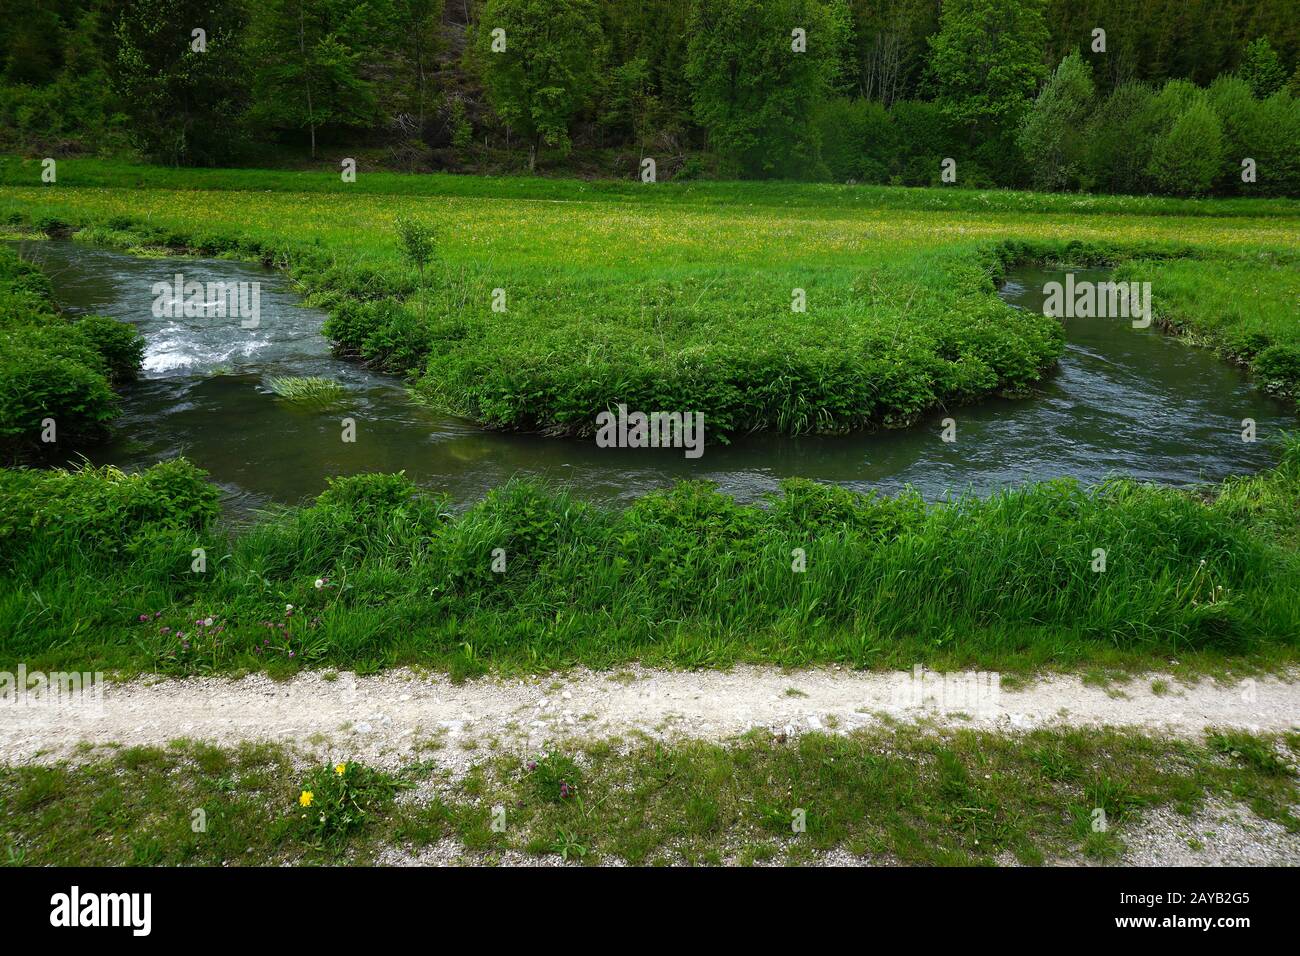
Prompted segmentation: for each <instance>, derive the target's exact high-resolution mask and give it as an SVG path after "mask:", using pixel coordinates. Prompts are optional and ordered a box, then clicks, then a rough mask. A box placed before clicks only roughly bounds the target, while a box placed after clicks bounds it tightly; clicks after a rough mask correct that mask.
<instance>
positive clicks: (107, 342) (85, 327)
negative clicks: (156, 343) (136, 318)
mask: <svg viewBox="0 0 1300 956" xmlns="http://www.w3.org/2000/svg"><path fill="white" fill-rule="evenodd" d="M72 328H73V330H75V332H76V335H77V336H78V338H80V339H81V340H82V341H84V342H85V343H86V344H87V345H89V346H90V347H91V348H93V349H94V350H95V351H96V352H98V353H99V355H100V356H101V357H102V358H103V361H104V366H105V369H106V371H107V374H108V380H109V381H110V382H111V383H112V384H114V385H121V384H124V383H126V382H130V381H134V380H135V378H136V376H137V375H138V374H139V371H140V363H141V361H142V360H143V358H144V337H143V336H141V335H140V333H139V332H138V331H136V328H135V326H133V325H131V324H130V323H128V322H119V321H117V320H116V319H110V318H108V317H107V316H103V315H88V316H86V317H85V318H82V319H78V320H77V322H76V323H75V324H74V325H73V326H72Z"/></svg>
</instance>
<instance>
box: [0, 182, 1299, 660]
mask: <svg viewBox="0 0 1300 956" xmlns="http://www.w3.org/2000/svg"><path fill="white" fill-rule="evenodd" d="M59 169H60V173H59V180H58V183H57V184H55V185H51V186H39V185H35V184H34V183H35V182H36V180H37V178H38V170H39V167H38V166H36V165H34V164H24V163H21V162H18V161H13V160H9V161H6V162H5V163H3V164H2V165H0V181H3V183H4V186H3V188H2V189H0V220H3V221H6V222H7V223H8V225H9V228H10V229H11V231H12V233H13V234H14V235H32V234H35V233H49V234H52V235H67V234H71V235H72V236H73V237H74V238H76V239H79V240H82V241H86V242H94V243H101V244H106V245H111V246H114V247H117V248H122V249H128V250H132V251H136V252H139V253H141V254H157V253H159V252H164V251H175V250H178V249H179V250H185V251H189V252H194V253H201V254H205V255H216V256H227V257H232V258H240V259H249V260H258V261H263V262H266V263H268V264H270V265H274V266H276V267H279V268H281V269H284V270H285V271H286V272H287V273H288V274H289V275H290V276H291V277H292V278H293V279H294V281H295V282H296V283H298V285H299V287H300V288H301V290H302V291H303V292H304V293H305V294H306V295H307V297H308V298H309V300H310V301H312V302H314V303H316V304H318V305H321V306H322V307H324V308H326V309H327V310H328V311H329V313H330V318H329V320H328V323H327V325H326V328H325V333H326V335H327V336H328V337H329V338H330V339H331V340H332V341H333V342H334V344H335V347H336V349H337V350H338V351H339V352H340V353H342V354H344V355H348V356H353V357H355V358H357V359H359V360H361V361H365V362H368V363H370V364H372V365H374V366H376V367H379V368H381V369H384V370H387V371H390V372H393V373H395V374H399V375H402V376H405V377H407V379H408V380H409V381H410V383H411V385H412V387H413V389H414V390H415V392H416V394H418V395H419V396H420V397H422V398H423V400H424V401H426V402H428V403H430V404H431V405H433V406H434V407H436V408H438V409H440V410H442V411H445V412H449V413H452V414H455V415H460V416H464V417H466V418H469V419H472V420H474V421H476V422H478V423H481V424H483V425H486V426H489V427H496V428H513V429H525V430H532V431H543V432H548V433H568V434H578V435H589V434H590V433H591V430H592V429H593V427H594V421H595V416H596V414H597V413H598V412H600V411H603V410H606V409H609V408H612V407H614V406H615V405H616V404H617V403H619V402H624V403H626V404H628V405H629V406H630V407H634V408H646V409H674V408H676V409H691V410H702V411H704V413H705V415H706V421H707V424H708V427H709V430H710V436H711V438H719V439H725V437H726V436H727V435H728V434H738V433H744V432H751V431H757V432H784V433H789V434H799V433H808V432H816V433H828V432H845V431H857V430H864V429H874V428H888V427H905V426H907V425H909V424H912V423H914V422H916V421H917V420H918V419H919V418H920V417H921V416H923V415H924V414H926V413H927V412H930V411H933V410H936V409H939V408H948V407H953V406H956V405H960V404H962V403H970V402H977V401H980V400H981V399H983V398H986V397H988V396H991V395H995V394H1010V395H1015V394H1024V393H1028V392H1032V390H1033V388H1034V387H1035V384H1036V383H1038V382H1039V381H1041V379H1042V377H1043V376H1044V375H1046V374H1048V373H1049V372H1050V371H1051V369H1052V367H1053V365H1054V363H1055V361H1056V359H1057V357H1058V356H1059V355H1060V354H1061V351H1062V348H1063V334H1062V332H1061V328H1060V326H1059V324H1058V323H1057V322H1056V320H1054V319H1050V318H1047V317H1044V316H1041V315H1035V314H1031V313H1027V312H1023V311H1018V310H1014V309H1012V308H1010V307H1009V306H1007V305H1006V304H1004V303H1003V302H1002V301H1001V300H1000V299H999V298H998V297H997V296H996V295H995V294H994V293H995V288H996V282H997V280H998V278H999V277H1000V276H1001V275H1002V273H1003V271H1004V270H1005V269H1006V268H1007V267H1008V266H1009V265H1011V264H1013V263H1017V262H1022V261H1027V260H1032V261H1046V262H1059V263H1064V264H1067V265H1071V266H1083V265H1113V266H1115V267H1117V268H1118V270H1119V275H1122V276H1127V277H1129V278H1132V279H1135V280H1137V281H1150V282H1152V284H1153V287H1154V301H1155V310H1156V317H1157V319H1158V321H1159V322H1160V323H1161V324H1162V325H1164V326H1165V327H1166V328H1167V329H1168V330H1169V331H1172V332H1178V333H1181V334H1183V335H1185V336H1186V337H1187V338H1188V340H1189V344H1190V343H1193V342H1194V343H1196V344H1199V345H1206V346H1209V347H1212V348H1215V349H1217V350H1219V351H1220V352H1221V353H1222V354H1223V355H1224V356H1225V358H1227V359H1230V360H1233V361H1237V362H1240V363H1242V364H1244V365H1245V366H1246V367H1248V368H1249V369H1250V370H1251V372H1252V375H1253V377H1254V379H1255V381H1256V384H1257V385H1259V387H1261V388H1266V389H1268V390H1270V391H1272V392H1274V393H1276V394H1279V395H1282V396H1286V395H1294V394H1295V392H1296V390H1297V387H1298V386H1300V339H1298V338H1297V332H1296V308H1295V306H1296V289H1297V274H1298V273H1297V251H1296V250H1297V242H1296V240H1297V238H1300V211H1298V207H1297V205H1296V204H1295V203H1292V202H1289V201H1284V200H1279V201H1269V202H1260V201H1256V200H1245V199H1243V200H1233V199H1230V200H1212V201H1210V200H1169V199H1152V198H1144V199H1142V198H1126V197H1077V196H1068V195H1050V194H1017V193H989V192H973V191H958V190H950V191H948V190H939V189H933V190H904V189H889V188H884V187H873V188H855V187H830V186H796V185H785V184H727V183H710V184H679V185H675V184H667V183H666V184H655V185H641V184H635V185H629V184H610V185H605V184H592V183H578V182H550V181H547V182H542V181H536V180H513V179H487V178H484V179H477V178H465V177H462V178H456V177H445V176H421V177H407V176H401V175H395V174H367V173H365V172H363V173H362V174H361V176H360V178H359V180H358V182H357V183H355V184H344V183H341V182H340V181H339V180H338V177H337V176H330V175H327V174H320V173H284V172H274V173H270V172H260V171H234V170H232V171H186V172H185V173H184V174H183V176H182V175H181V174H179V173H177V172H176V171H174V170H167V169H159V168H154V167H133V166H125V165H115V164H110V163H100V162H94V161H85V160H83V161H68V162H61V163H60V167H59ZM399 216H406V217H411V218H414V219H417V220H419V221H421V222H423V223H426V224H428V225H429V226H430V227H432V228H433V229H434V230H435V231H436V234H437V237H438V238H437V245H436V249H437V254H436V256H435V258H434V261H433V262H432V263H431V264H430V266H429V268H427V269H426V270H425V274H424V277H423V279H422V278H421V273H420V271H419V270H417V269H416V268H415V267H414V266H412V265H411V264H410V263H408V262H406V261H404V260H403V258H402V255H401V251H400V248H399V244H398V239H397V234H396V230H395V228H394V223H395V221H396V219H397V218H398V217H399ZM15 274H16V273H15ZM17 282H18V280H17V279H14V280H13V281H11V282H10V283H9V286H8V287H7V291H0V295H7V296H9V297H10V299H9V301H14V299H13V297H14V296H17V295H19V294H20V293H21V294H22V295H25V296H31V295H33V294H34V295H37V296H38V297H40V296H41V295H44V294H45V293H42V292H41V291H40V290H36V292H33V291H32V290H31V289H25V290H24V289H18V287H17V285H16V284H15V283H17ZM796 289H800V290H803V292H804V294H805V296H806V302H807V309H806V311H804V312H798V311H792V309H791V303H792V301H793V300H792V293H793V290H796ZM498 290H502V292H503V298H504V303H505V310H504V311H494V310H493V302H494V300H499V299H500V298H502V296H501V295H499V294H498ZM59 321H60V320H59V319H58V317H57V316H54V317H53V318H51V319H50V322H51V323H54V327H56V328H57V327H58V324H57V323H58V322H59ZM82 357H83V359H84V361H85V362H87V363H90V364H92V365H93V364H94V361H95V359H94V358H93V356H92V357H86V356H84V355H83V356H82ZM13 374H14V375H17V374H18V372H17V370H15V371H14V372H13ZM284 389H285V393H286V396H289V395H290V394H291V393H295V392H296V393H299V394H302V395H304V396H306V395H307V394H308V393H307V386H304V385H302V384H301V383H296V384H289V383H285V384H284ZM96 395H97V396H98V397H97V398H95V399H94V401H96V402H98V401H101V400H104V401H111V394H110V395H109V396H108V398H107V399H105V398H104V395H102V394H100V393H99V392H96ZM286 400H289V398H288V397H286ZM14 414H15V415H17V416H19V417H18V418H17V419H15V420H16V421H18V423H19V424H18V425H16V426H15V427H16V428H18V430H19V431H21V430H22V428H23V427H27V428H28V431H29V432H30V429H31V428H32V427H35V423H34V422H32V421H28V420H27V419H22V417H21V416H22V415H28V419H30V418H31V415H32V413H31V410H30V409H28V410H25V411H24V410H23V409H18V410H17V411H15V412H14ZM24 422H26V425H24V424H23V423H24ZM216 502H217V494H216V491H215V489H214V488H213V486H212V485H210V484H209V483H207V482H206V481H205V480H204V478H203V475H202V473H201V472H198V471H197V469H194V468H193V467H192V466H190V465H189V464H188V463H186V462H184V461H176V462H171V463H165V464H162V465H158V466H156V467H155V468H153V469H150V470H149V471H147V472H144V473H142V474H139V475H135V476H125V475H122V474H120V473H118V472H115V471H113V470H111V469H105V470H93V469H87V470H84V471H81V472H74V473H64V472H42V471H36V470H25V469H11V470H8V471H5V472H3V473H0V554H2V555H3V556H2V557H0V576H2V577H0V659H3V660H4V661H16V660H26V661H29V662H33V663H34V664H36V665H40V666H46V667H49V668H54V667H56V666H61V665H67V666H73V665H74V664H75V665H76V666H77V667H78V669H85V668H86V667H87V666H89V665H90V664H91V663H93V664H94V665H95V666H103V667H108V668H116V669H121V670H124V671H134V670H162V671H167V672H174V673H206V672H216V671H220V672H229V671H241V670H250V669H252V670H262V669H264V670H267V671H270V672H273V673H284V672H291V671H292V670H295V669H297V668H299V667H302V666H346V667H349V668H355V669H358V670H373V669H376V668H381V667H384V666H390V665H393V664H399V663H423V664H428V665H430V666H434V667H437V668H440V669H445V670H449V671H451V672H452V673H453V674H456V675H459V676H468V675H472V674H476V673H481V672H483V671H486V670H493V669H497V670H506V671H512V670H514V671H536V670H542V669H547V668H554V667H564V666H572V665H578V664H582V665H590V666H609V665H613V664H616V663H619V662H622V661H629V660H642V661H645V662H647V663H656V664H665V665H670V666H685V667H693V666H725V665H727V664H729V663H732V662H734V661H764V662H772V663H779V664H783V665H791V666H796V665H804V664H813V663H829V662H842V663H846V664H850V665H852V666H858V667H871V666H881V667H886V666H888V667H892V666H908V665H910V664H911V663H912V662H913V661H915V660H925V661H926V662H927V663H929V664H931V666H944V665H950V666H954V667H956V666H968V665H971V666H976V665H978V666H982V667H991V668H999V669H1003V670H1016V669H1028V668H1041V667H1053V666H1061V667H1072V666H1103V667H1105V666H1112V665H1113V666H1116V667H1155V666H1162V667H1167V666H1171V664H1170V662H1171V661H1173V660H1176V661H1178V662H1179V663H1178V664H1177V666H1179V667H1189V668H1193V669H1196V668H1201V669H1220V668H1223V667H1225V666H1228V665H1232V664H1240V665H1243V666H1265V667H1271V666H1276V665H1280V664H1285V663H1289V662H1290V661H1291V660H1293V659H1294V656H1295V652H1296V650H1297V635H1300V553H1298V552H1297V527H1298V523H1300V519H1298V518H1297V515H1298V514H1300V508H1298V507H1297V504H1298V503H1300V452H1298V450H1297V446H1296V445H1295V444H1294V443H1290V444H1288V445H1287V447H1286V450H1285V452H1284V454H1283V456H1282V461H1281V463H1280V464H1279V465H1278V467H1277V468H1276V469H1273V470H1270V471H1268V472H1266V473H1263V474H1260V475H1256V476H1243V477H1242V478H1240V479H1233V480H1230V481H1228V482H1225V483H1224V484H1222V485H1218V486H1212V487H1207V488H1203V489H1198V490H1197V491H1194V492H1188V491H1178V490H1173V489H1167V488H1160V487H1157V486H1151V485H1141V484H1138V483H1135V482H1128V481H1115V482H1110V483H1107V484H1105V485H1103V486H1100V487H1097V488H1082V487H1080V486H1078V485H1077V484H1075V483H1072V482H1069V481H1062V482H1048V483H1043V484H1034V485H1026V486H1024V487H1021V488H1018V489H1014V490H1010V491H1006V492H1003V493H1001V494H997V495H994V496H992V497H991V498H987V499H977V498H961V499H957V500H952V501H948V502H944V503H939V504H926V503H924V502H922V501H920V499H919V498H916V497H914V496H909V495H901V496H898V497H896V498H882V497H874V496H863V495H857V494H853V493H850V492H847V491H842V490H838V489H834V488H828V487H823V486H819V485H816V484H813V483H811V482H805V481H793V482H788V483H787V484H786V485H785V486H784V487H783V490H782V491H781V492H780V493H779V494H778V495H776V496H774V497H773V498H772V499H771V500H769V501H767V502H765V503H763V504H760V505H739V504H737V503H736V502H735V501H733V500H731V499H730V498H728V497H726V496H724V495H721V494H719V493H718V492H716V491H715V490H713V489H711V488H709V487H708V486H706V485H703V484H698V483H683V484H681V485H679V486H677V487H675V488H673V489H669V490H666V491H663V492H658V493H654V494H651V495H648V496H646V497H645V498H642V499H640V500H638V501H636V502H635V503H633V504H632V505H630V506H628V507H626V508H602V507H596V506H592V505H586V504H582V503H579V502H577V501H575V500H573V499H571V498H570V497H569V496H568V495H566V494H565V493H564V492H563V491H562V490H560V489H556V488H548V487H541V486H537V485H534V484H529V483H522V482H516V483H512V484H510V485H508V486H506V487H503V488H500V489H498V490H497V491H495V492H494V493H492V494H491V495H489V496H488V497H487V499H486V500H484V501H482V502H481V503H479V504H477V505H474V506H472V507H471V508H469V509H468V510H466V511H463V512H456V511H454V510H453V509H451V508H450V507H449V506H448V504H447V502H446V501H445V500H443V499H442V498H440V497H439V496H438V495H437V494H436V493H428V492H421V491H419V490H417V489H416V488H415V487H414V486H413V485H411V484H410V483H409V482H407V481H406V480H405V479H404V478H402V477H399V476H381V475H372V476H361V477H357V478H350V479H343V480H339V481H338V482H336V483H335V484H334V485H332V486H331V488H330V489H329V490H328V491H326V492H325V493H324V494H323V495H322V496H321V497H320V498H319V499H318V500H317V501H315V502H314V503H312V504H309V505H306V506H303V507H299V508H292V509H283V510H278V511H276V512H275V513H274V514H269V515H267V516H265V517H264V518H263V519H262V520H261V521H260V522H258V523H257V524H256V525H255V526H254V527H252V528H248V529H243V530H240V531H238V532H236V531H232V530H230V529H229V528H227V527H225V526H224V525H223V524H222V522H221V519H220V515H219V509H218V507H217V503H216ZM196 548H202V549H203V551H204V554H205V556H206V557H205V565H204V568H203V570H201V571H196V570H195V567H194V561H195V558H194V554H195V550H194V549H196ZM1097 548H1102V549H1105V550H1106V551H1107V553H1108V565H1107V567H1106V569H1105V571H1104V572H1099V571H1098V570H1097V569H1096V568H1095V567H1094V566H1093V562H1094V551H1095V549H1097ZM496 549H503V550H504V553H505V554H506V555H508V561H507V565H506V567H505V568H504V569H494V568H493V566H492V562H493V558H492V556H493V554H494V551H496ZM796 549H802V551H803V553H804V556H805V558H806V570H805V571H798V570H795V568H794V563H795V557H794V556H795V552H796ZM318 582H319V586H317V585H318ZM290 605H291V606H292V607H290ZM209 622H210V623H209Z"/></svg>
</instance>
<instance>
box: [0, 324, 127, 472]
mask: <svg viewBox="0 0 1300 956" xmlns="http://www.w3.org/2000/svg"><path fill="white" fill-rule="evenodd" d="M115 401H116V400H115V396H114V395H113V392H112V390H111V389H109V387H108V382H107V381H106V380H105V378H104V376H103V375H102V374H100V373H99V372H98V371H97V370H95V369H93V368H88V367H87V366H86V365H84V364H82V363H81V362H79V361H77V360H75V359H73V358H64V357H60V356H58V355H55V354H52V353H50V352H47V351H43V350H40V349H33V348H24V347H21V346H20V347H14V346H13V345H12V340H11V344H10V346H9V347H7V348H6V351H5V355H4V357H3V358H0V442H3V443H4V444H6V445H9V446H10V447H21V446H29V447H40V445H42V444H43V441H42V431H43V430H44V428H45V426H44V424H43V423H44V422H45V421H46V420H47V419H51V420H53V423H54V439H55V441H66V440H69V439H72V440H84V439H96V438H102V437H103V436H104V434H105V433H106V432H107V426H108V422H109V421H110V420H111V419H112V418H113V415H114V413H115Z"/></svg>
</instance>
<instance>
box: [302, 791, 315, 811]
mask: <svg viewBox="0 0 1300 956" xmlns="http://www.w3.org/2000/svg"><path fill="white" fill-rule="evenodd" d="M315 799H316V794H314V793H312V792H311V791H310V790H304V791H303V792H302V796H300V797H299V798H298V802H299V803H301V804H302V805H303V806H304V807H310V806H311V802H312V801H313V800H315Z"/></svg>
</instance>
